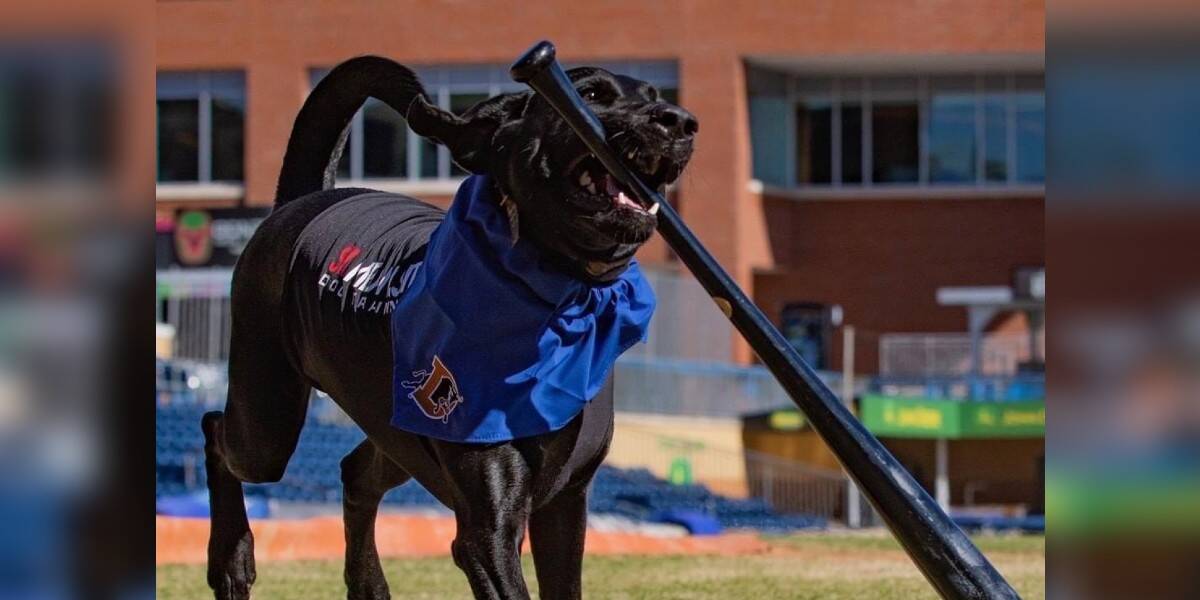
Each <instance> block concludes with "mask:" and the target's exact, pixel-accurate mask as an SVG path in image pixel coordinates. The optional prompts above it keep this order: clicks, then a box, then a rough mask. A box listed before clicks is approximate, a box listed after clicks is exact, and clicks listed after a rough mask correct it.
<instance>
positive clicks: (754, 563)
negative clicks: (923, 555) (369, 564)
mask: <svg viewBox="0 0 1200 600" xmlns="http://www.w3.org/2000/svg"><path fill="white" fill-rule="evenodd" d="M767 539H769V540H770V541H771V551H770V552H766V553H763V554H757V555H752V556H734V557H718V556H590V557H587V558H586V559H585V561H584V582H583V585H584V596H585V597H587V598H711V599H714V600H716V599H720V600H726V599H738V598H752V599H755V600H767V599H768V598H838V599H843V598H844V599H850V598H874V599H906V600H907V599H909V598H936V596H935V595H934V593H933V592H932V591H931V590H930V588H929V586H928V585H927V584H926V583H925V580H924V579H923V578H922V577H921V574H920V573H918V572H917V569H916V567H914V566H913V564H912V562H910V561H909V559H908V557H907V556H905V554H904V553H903V552H902V551H901V550H900V547H899V546H898V545H897V544H896V542H895V541H893V540H892V539H891V538H890V537H888V536H887V534H886V533H882V532H872V533H863V534H798V535H791V536H785V537H771V538H767ZM975 540H976V543H977V544H978V545H979V547H980V549H981V550H983V552H984V553H985V554H987V555H988V557H989V558H990V559H991V560H992V561H993V562H994V563H995V565H996V568H998V569H999V570H1000V572H1001V573H1003V574H1004V575H1005V576H1006V577H1007V578H1008V580H1009V582H1010V583H1012V584H1013V586H1015V587H1016V588H1017V592H1018V593H1020V594H1021V597H1022V598H1025V599H1026V600H1032V599H1037V598H1045V597H1046V593H1045V581H1046V566H1045V557H1046V543H1045V538H1043V537H1041V536H982V537H977V538H975ZM383 564H384V569H385V570H386V571H387V576H388V583H389V584H390V585H391V588H392V595H393V596H394V597H396V598H464V597H469V596H470V588H468V587H467V583H466V579H465V578H464V577H463V576H462V573H461V572H460V571H459V570H458V569H457V568H456V567H455V566H454V564H453V563H452V562H451V561H450V558H449V557H446V558H423V559H396V560H384V563H383ZM341 569H342V563H341V561H329V562H273V563H264V564H259V566H258V583H257V584H256V585H255V588H254V591H255V594H254V597H255V598H256V599H258V600H268V599H280V600H283V599H298V598H344V597H345V587H344V585H343V584H342V575H341ZM525 573H526V575H527V576H528V578H529V585H530V591H531V592H534V594H535V595H536V590H537V582H536V581H534V580H533V564H532V561H530V559H529V557H528V556H526V557H525ZM157 588H158V594H157V597H158V598H160V599H161V598H180V599H183V598H186V599H192V598H206V597H207V598H211V595H210V593H209V591H208V588H207V587H206V586H205V583H204V567H203V566H201V565H187V566H183V565H170V566H163V567H159V568H158V582H157Z"/></svg>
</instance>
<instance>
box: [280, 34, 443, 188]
mask: <svg viewBox="0 0 1200 600" xmlns="http://www.w3.org/2000/svg"><path fill="white" fill-rule="evenodd" d="M367 97H374V98H378V99H379V100H382V101H383V102H384V103H386V104H388V105H389V106H391V107H392V108H393V109H395V110H396V111H397V112H399V113H400V114H401V115H404V116H405V118H407V117H408V113H409V109H410V108H411V107H412V105H413V102H414V101H417V100H418V99H419V100H420V101H421V103H422V104H423V105H427V102H428V99H427V98H426V96H425V88H424V87H422V86H421V82H420V80H418V79H417V76H416V75H415V74H414V73H413V72H412V71H411V70H409V69H408V68H407V67H405V66H403V65H401V64H399V63H397V62H394V61H391V60H388V59H386V58H382V57H379V56H360V57H357V58H352V59H350V60H348V61H346V62H344V63H342V64H340V65H338V66H337V67H334V69H333V70H332V71H330V72H329V74H328V75H326V76H325V77H324V78H323V79H321V81H320V83H318V84H317V87H316V88H314V89H313V91H312V93H311V94H309V95H308V99H307V100H305V101H304V106H303V107H301V108H300V114H298V115H296V123H295V125H293V126H292V135H291V137H290V138H289V139H288V145H287V153H286V154H284V156H283V167H282V168H281V169H280V171H279V183H278V185H277V186H276V188H275V206H276V207H279V206H282V205H284V204H286V203H288V202H289V201H291V200H294V199H296V198H299V197H300V196H303V195H305V194H310V193H312V192H316V191H319V190H322V189H328V188H331V187H333V181H334V176H335V175H336V174H337V165H338V161H339V160H340V159H341V156H342V149H343V148H344V147H345V144H346V137H347V136H348V135H349V132H350V128H349V125H350V120H351V119H352V118H353V117H354V113H355V112H357V111H358V109H359V107H360V106H362V104H363V102H365V101H366V99H367Z"/></svg>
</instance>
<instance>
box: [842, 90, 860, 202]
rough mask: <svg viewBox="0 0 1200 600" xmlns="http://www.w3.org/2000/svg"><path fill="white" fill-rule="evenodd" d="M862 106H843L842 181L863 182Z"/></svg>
mask: <svg viewBox="0 0 1200 600" xmlns="http://www.w3.org/2000/svg"><path fill="white" fill-rule="evenodd" d="M862 113H863V111H862V106H861V105H858V104H847V105H844V106H842V183H862V180H863V172H862V158H863V152H862V151H863V148H862V125H863V114H862Z"/></svg>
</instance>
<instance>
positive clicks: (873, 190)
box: [746, 179, 1046, 201]
mask: <svg viewBox="0 0 1200 600" xmlns="http://www.w3.org/2000/svg"><path fill="white" fill-rule="evenodd" d="M746 189H747V190H748V191H749V192H750V193H753V194H761V195H764V196H772V197H776V198H788V199H791V200H805V201H809V200H817V201H824V200H838V201H854V200H969V199H985V198H1030V197H1043V198H1044V197H1045V196H1046V186H1045V185H1038V184H1017V185H1007V184H996V183H993V184H991V185H986V186H979V185H930V184H887V185H879V184H876V185H873V186H871V187H867V186H862V187H856V186H833V185H820V186H804V187H781V186H777V185H770V184H766V183H763V182H762V181H760V180H758V179H751V180H750V181H749V182H747V184H746Z"/></svg>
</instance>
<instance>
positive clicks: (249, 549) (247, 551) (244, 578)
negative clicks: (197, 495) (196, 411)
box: [201, 412, 256, 600]
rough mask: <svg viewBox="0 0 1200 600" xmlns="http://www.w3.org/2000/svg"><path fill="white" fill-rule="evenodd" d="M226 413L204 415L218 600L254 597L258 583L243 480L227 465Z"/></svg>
mask: <svg viewBox="0 0 1200 600" xmlns="http://www.w3.org/2000/svg"><path fill="white" fill-rule="evenodd" d="M223 416H224V415H223V414H222V413H220V412H210V413H207V414H205V415H204V419H203V420H202V421H201V428H202V429H203V430H204V456H205V459H204V467H205V472H206V474H207V476H208V504H209V512H210V514H211V515H212V517H211V519H210V521H209V526H210V527H211V530H210V532H209V536H208V587H210V588H212V590H213V593H214V594H215V596H216V598H217V599H218V600H225V599H230V600H242V599H245V598H249V597H250V586H251V585H253V584H254V579H255V575H256V573H255V571H254V536H253V535H251V533H250V521H249V519H247V518H246V504H245V499H244V498H243V496H242V482H241V481H238V479H237V478H236V477H234V475H233V474H232V473H230V472H229V468H228V467H226V466H225V457H224V456H223V455H222V453H221V447H220V439H221V421H222V417H223Z"/></svg>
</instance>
